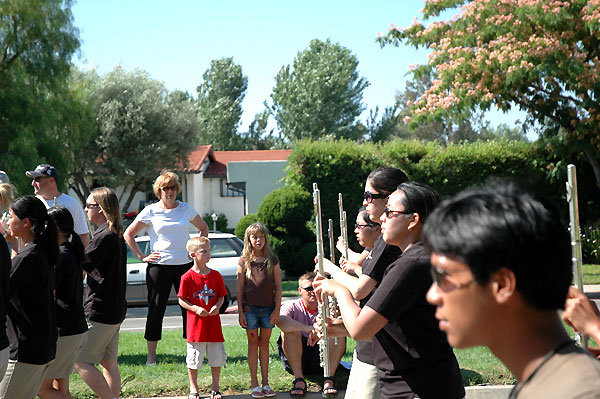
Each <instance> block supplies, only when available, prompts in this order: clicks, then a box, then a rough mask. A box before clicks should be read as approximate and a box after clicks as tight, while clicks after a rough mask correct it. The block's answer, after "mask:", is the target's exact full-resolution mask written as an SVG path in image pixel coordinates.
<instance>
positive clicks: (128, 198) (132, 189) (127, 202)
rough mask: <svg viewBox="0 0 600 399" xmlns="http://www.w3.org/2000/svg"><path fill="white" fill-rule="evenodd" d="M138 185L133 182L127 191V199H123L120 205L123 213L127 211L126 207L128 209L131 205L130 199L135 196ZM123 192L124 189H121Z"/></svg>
mask: <svg viewBox="0 0 600 399" xmlns="http://www.w3.org/2000/svg"><path fill="white" fill-rule="evenodd" d="M126 189H127V187H124V188H123V190H126ZM138 189H139V186H138V185H137V184H134V185H132V186H131V190H130V191H129V196H128V197H127V201H125V205H123V206H122V207H121V209H122V212H123V214H125V213H127V209H129V205H131V201H133V197H135V193H136V192H137V191H138ZM123 192H125V191H123Z"/></svg>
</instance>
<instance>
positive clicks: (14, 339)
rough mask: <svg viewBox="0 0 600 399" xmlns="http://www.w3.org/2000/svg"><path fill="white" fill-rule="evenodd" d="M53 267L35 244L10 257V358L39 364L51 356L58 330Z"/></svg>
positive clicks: (53, 353) (52, 355)
mask: <svg viewBox="0 0 600 399" xmlns="http://www.w3.org/2000/svg"><path fill="white" fill-rule="evenodd" d="M52 269H53V267H52V266H49V265H48V259H47V258H46V254H45V253H44V252H43V251H42V249H41V247H40V246H39V245H37V244H35V243H29V244H28V245H26V246H25V248H24V249H23V250H22V251H21V252H20V253H19V254H18V255H16V256H15V257H14V258H13V259H12V268H11V270H10V281H9V285H8V295H9V307H8V326H7V329H8V338H9V340H10V359H11V360H17V361H19V362H23V363H30V364H37V365H42V364H46V363H48V362H49V361H51V360H52V359H54V356H55V354H56V338H57V337H58V333H57V330H56V310H55V306H54V294H53V292H52V290H53V287H52V284H51V281H52V278H51V275H52V271H53V270H52Z"/></svg>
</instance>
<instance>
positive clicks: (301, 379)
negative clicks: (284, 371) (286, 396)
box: [290, 377, 306, 398]
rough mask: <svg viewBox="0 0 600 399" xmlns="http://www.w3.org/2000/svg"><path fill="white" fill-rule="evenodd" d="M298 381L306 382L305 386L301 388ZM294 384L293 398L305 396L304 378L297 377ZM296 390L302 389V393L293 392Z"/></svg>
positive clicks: (291, 392)
mask: <svg viewBox="0 0 600 399" xmlns="http://www.w3.org/2000/svg"><path fill="white" fill-rule="evenodd" d="M298 382H302V383H304V387H303V388H300V387H299V386H297V385H296V384H297V383H298ZM293 384H294V387H293V388H292V389H291V391H290V397H291V398H303V397H304V395H306V381H305V380H304V378H302V377H298V378H296V379H295V380H294V382H293ZM294 391H301V392H302V393H293V392H294Z"/></svg>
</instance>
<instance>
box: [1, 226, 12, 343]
mask: <svg viewBox="0 0 600 399" xmlns="http://www.w3.org/2000/svg"><path fill="white" fill-rule="evenodd" d="M10 264H11V262H10V253H9V250H8V245H7V244H6V240H5V239H4V236H3V235H2V234H0V350H3V349H5V348H7V347H8V335H6V315H7V313H8V279H9V278H10Z"/></svg>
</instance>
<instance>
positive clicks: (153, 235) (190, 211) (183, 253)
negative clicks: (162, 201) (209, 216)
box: [135, 201, 198, 265]
mask: <svg viewBox="0 0 600 399" xmlns="http://www.w3.org/2000/svg"><path fill="white" fill-rule="evenodd" d="M197 215H198V212H196V211H195V210H194V208H192V207H191V206H190V205H189V204H188V203H187V202H181V201H177V206H176V207H175V208H173V209H163V208H161V207H160V206H159V203H158V202H157V203H154V204H151V205H148V206H147V207H145V208H144V209H142V211H141V212H140V213H139V214H138V215H137V217H136V218H135V221H139V222H142V223H144V224H146V225H147V226H148V227H147V229H148V235H149V236H150V247H151V248H152V252H159V253H160V260H159V261H158V262H156V263H158V264H161V265H183V264H185V263H188V262H191V258H190V256H189V255H188V253H187V250H186V249H185V244H186V243H187V241H188V240H189V238H190V236H189V231H190V230H189V224H190V221H191V220H192V219H194V218H195V217H196V216H197Z"/></svg>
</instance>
